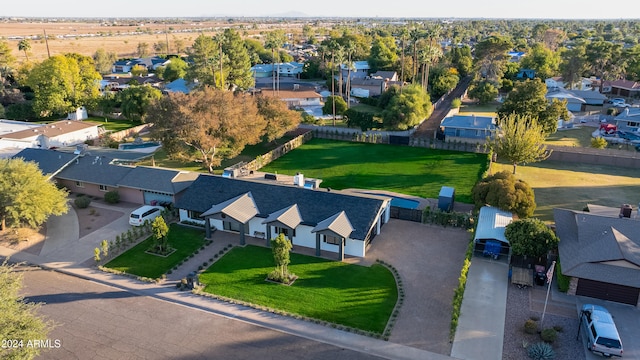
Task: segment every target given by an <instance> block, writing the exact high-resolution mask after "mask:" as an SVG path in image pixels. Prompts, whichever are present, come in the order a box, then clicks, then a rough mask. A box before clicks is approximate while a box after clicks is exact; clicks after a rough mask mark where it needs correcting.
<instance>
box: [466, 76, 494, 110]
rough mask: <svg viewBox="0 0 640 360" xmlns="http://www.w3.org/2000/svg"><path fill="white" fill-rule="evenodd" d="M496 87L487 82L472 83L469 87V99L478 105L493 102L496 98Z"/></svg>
mask: <svg viewBox="0 0 640 360" xmlns="http://www.w3.org/2000/svg"><path fill="white" fill-rule="evenodd" d="M498 93H499V91H498V87H497V86H495V84H494V83H492V82H491V81H488V80H480V81H474V82H473V83H472V84H471V86H470V87H469V93H468V95H469V97H470V98H472V99H475V100H478V102H479V103H480V105H484V104H488V103H490V102H492V101H495V100H496V98H497V97H498Z"/></svg>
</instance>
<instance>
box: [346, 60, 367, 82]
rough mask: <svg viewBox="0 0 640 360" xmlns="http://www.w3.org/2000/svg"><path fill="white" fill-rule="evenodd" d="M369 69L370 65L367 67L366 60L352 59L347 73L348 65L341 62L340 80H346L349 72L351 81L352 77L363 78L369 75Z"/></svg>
mask: <svg viewBox="0 0 640 360" xmlns="http://www.w3.org/2000/svg"><path fill="white" fill-rule="evenodd" d="M370 69H371V67H369V62H367V61H366V60H365V61H354V62H353V63H352V66H351V73H349V67H348V66H347V65H346V64H341V65H340V73H341V75H342V81H343V82H346V81H347V77H349V74H351V79H352V81H353V79H357V78H360V79H362V78H365V77H367V76H368V75H369V70H370ZM338 76H340V75H338Z"/></svg>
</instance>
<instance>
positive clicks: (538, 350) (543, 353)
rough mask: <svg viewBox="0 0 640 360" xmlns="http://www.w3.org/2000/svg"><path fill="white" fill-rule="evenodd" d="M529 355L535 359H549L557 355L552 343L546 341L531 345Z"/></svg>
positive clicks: (528, 350)
mask: <svg viewBox="0 0 640 360" xmlns="http://www.w3.org/2000/svg"><path fill="white" fill-rule="evenodd" d="M527 355H529V357H530V358H532V359H534V360H549V359H554V358H555V357H556V354H555V353H554V352H553V348H551V345H549V344H547V343H544V342H539V343H535V344H533V345H531V346H529V348H528V349H527Z"/></svg>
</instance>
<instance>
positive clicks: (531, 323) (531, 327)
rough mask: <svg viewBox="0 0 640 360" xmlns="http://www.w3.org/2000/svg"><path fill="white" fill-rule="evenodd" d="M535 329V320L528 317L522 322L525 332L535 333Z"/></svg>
mask: <svg viewBox="0 0 640 360" xmlns="http://www.w3.org/2000/svg"><path fill="white" fill-rule="evenodd" d="M537 331H538V323H537V322H536V321H535V320H533V319H529V320H527V321H525V322H524V332H526V333H527V334H535V333H536V332H537Z"/></svg>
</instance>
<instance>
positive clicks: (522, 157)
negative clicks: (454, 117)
mask: <svg viewBox="0 0 640 360" xmlns="http://www.w3.org/2000/svg"><path fill="white" fill-rule="evenodd" d="M544 140H545V134H544V131H543V129H542V126H540V125H538V122H537V120H536V119H535V118H527V117H522V116H518V115H510V116H508V117H507V118H505V119H502V120H501V121H500V130H499V132H498V134H496V136H494V138H493V139H487V145H488V146H489V148H490V149H491V151H493V152H494V153H495V154H496V155H497V156H498V158H500V159H505V160H507V161H509V162H510V163H511V164H513V173H514V174H515V173H516V168H517V166H518V164H523V163H533V162H538V161H542V160H545V159H547V158H548V157H549V155H550V153H551V151H550V150H547V147H546V146H545V145H544Z"/></svg>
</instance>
